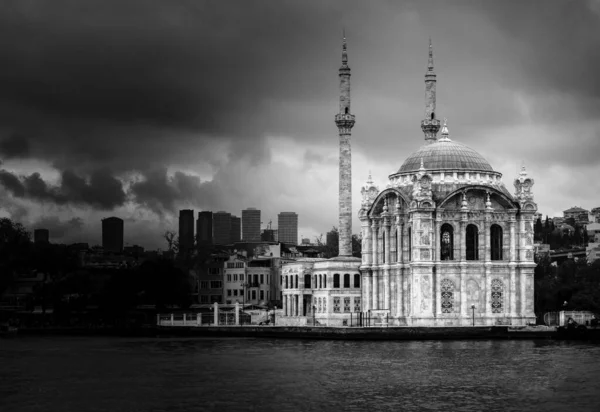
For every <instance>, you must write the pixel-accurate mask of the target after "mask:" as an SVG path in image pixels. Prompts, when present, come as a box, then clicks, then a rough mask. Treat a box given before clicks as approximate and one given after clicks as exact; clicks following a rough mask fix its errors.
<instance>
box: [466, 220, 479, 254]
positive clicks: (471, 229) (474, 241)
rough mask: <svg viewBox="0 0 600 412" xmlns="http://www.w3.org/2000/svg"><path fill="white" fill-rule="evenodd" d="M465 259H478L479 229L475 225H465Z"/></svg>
mask: <svg viewBox="0 0 600 412" xmlns="http://www.w3.org/2000/svg"><path fill="white" fill-rule="evenodd" d="M465 240H466V244H467V260H479V229H477V226H475V225H468V226H467V238H466V239H465Z"/></svg>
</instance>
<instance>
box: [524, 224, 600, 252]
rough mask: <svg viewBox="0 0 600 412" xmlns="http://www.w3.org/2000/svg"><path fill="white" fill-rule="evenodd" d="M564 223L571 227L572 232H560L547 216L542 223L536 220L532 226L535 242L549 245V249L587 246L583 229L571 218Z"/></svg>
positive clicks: (586, 236) (586, 235)
mask: <svg viewBox="0 0 600 412" xmlns="http://www.w3.org/2000/svg"><path fill="white" fill-rule="evenodd" d="M564 223H566V224H567V225H569V226H571V227H572V228H573V230H562V229H561V228H560V227H556V226H555V225H554V222H552V220H551V219H549V218H548V216H546V220H545V221H544V222H542V219H541V218H538V219H537V220H536V222H535V226H534V239H535V241H537V242H542V243H547V244H549V245H550V249H560V248H571V247H584V246H587V244H588V241H589V239H588V234H587V231H586V230H585V227H583V226H581V225H579V224H577V223H575V219H573V218H569V219H565V221H564Z"/></svg>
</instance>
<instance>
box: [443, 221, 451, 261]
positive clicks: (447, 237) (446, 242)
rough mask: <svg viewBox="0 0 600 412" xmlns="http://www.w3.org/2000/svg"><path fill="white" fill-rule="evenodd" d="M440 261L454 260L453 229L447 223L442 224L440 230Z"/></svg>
mask: <svg viewBox="0 0 600 412" xmlns="http://www.w3.org/2000/svg"><path fill="white" fill-rule="evenodd" d="M440 236H441V238H440V239H441V242H440V245H441V246H440V249H441V250H440V259H441V260H454V228H453V227H452V225H450V224H448V223H444V224H443V225H442V228H441V229H440Z"/></svg>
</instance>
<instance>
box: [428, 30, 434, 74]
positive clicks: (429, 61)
mask: <svg viewBox="0 0 600 412" xmlns="http://www.w3.org/2000/svg"><path fill="white" fill-rule="evenodd" d="M427 68H428V69H429V71H433V44H432V43H431V37H429V60H428V61H427Z"/></svg>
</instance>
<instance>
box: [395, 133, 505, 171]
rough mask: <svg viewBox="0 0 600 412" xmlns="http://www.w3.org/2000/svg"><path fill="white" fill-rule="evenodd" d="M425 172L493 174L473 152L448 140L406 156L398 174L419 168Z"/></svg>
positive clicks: (478, 155) (441, 140) (488, 166)
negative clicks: (453, 171)
mask: <svg viewBox="0 0 600 412" xmlns="http://www.w3.org/2000/svg"><path fill="white" fill-rule="evenodd" d="M421 160H423V167H424V168H425V169H427V171H434V170H465V171H473V172H493V171H494V169H492V166H490V164H489V163H488V162H487V160H485V159H484V158H483V156H481V155H480V154H479V153H477V152H476V151H475V150H473V149H471V148H470V147H467V146H465V145H463V144H461V143H458V142H455V141H453V140H450V139H440V140H438V141H437V142H435V143H431V144H428V145H425V146H423V147H421V148H420V149H419V150H417V151H416V152H414V153H413V154H411V155H410V156H408V158H407V159H406V160H405V161H404V164H403V165H402V166H401V167H400V170H398V173H409V172H417V171H418V170H419V168H420V167H421Z"/></svg>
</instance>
